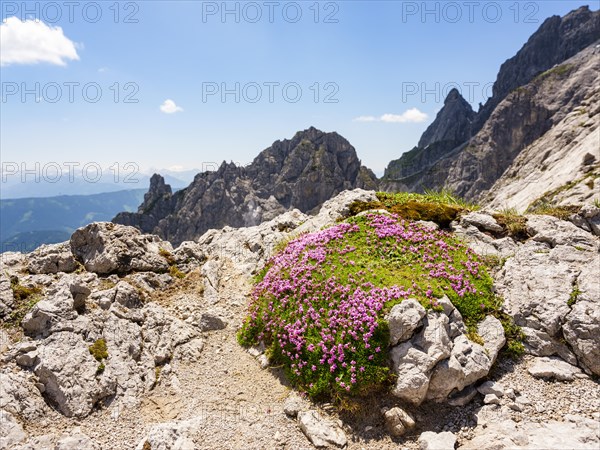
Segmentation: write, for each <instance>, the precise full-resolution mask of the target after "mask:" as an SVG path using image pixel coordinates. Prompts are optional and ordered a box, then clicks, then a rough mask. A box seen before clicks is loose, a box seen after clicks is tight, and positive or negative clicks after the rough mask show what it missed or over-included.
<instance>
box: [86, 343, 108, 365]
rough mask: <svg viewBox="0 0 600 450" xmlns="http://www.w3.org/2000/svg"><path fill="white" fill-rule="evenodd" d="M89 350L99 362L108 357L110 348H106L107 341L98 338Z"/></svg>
mask: <svg viewBox="0 0 600 450" xmlns="http://www.w3.org/2000/svg"><path fill="white" fill-rule="evenodd" d="M89 350H90V354H91V355H92V356H93V357H94V359H95V360H96V361H98V362H102V360H103V359H106V358H108V349H107V348H106V341H105V340H104V339H97V340H96V341H95V342H94V343H93V344H92V345H90V346H89Z"/></svg>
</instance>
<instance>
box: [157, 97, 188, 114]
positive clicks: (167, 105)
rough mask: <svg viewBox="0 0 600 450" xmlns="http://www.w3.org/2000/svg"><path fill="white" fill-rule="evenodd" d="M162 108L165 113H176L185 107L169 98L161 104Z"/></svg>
mask: <svg viewBox="0 0 600 450" xmlns="http://www.w3.org/2000/svg"><path fill="white" fill-rule="evenodd" d="M160 110H161V111H162V112H164V113H165V114H175V113H176V112H181V111H183V108H180V107H179V106H177V105H176V104H175V102H174V101H173V100H171V99H167V100H165V101H164V102H163V104H162V105H160Z"/></svg>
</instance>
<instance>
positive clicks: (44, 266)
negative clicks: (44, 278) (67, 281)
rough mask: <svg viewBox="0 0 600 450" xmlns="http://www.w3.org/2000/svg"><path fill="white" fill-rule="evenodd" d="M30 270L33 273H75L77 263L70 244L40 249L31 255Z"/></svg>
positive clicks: (46, 246) (52, 245)
mask: <svg viewBox="0 0 600 450" xmlns="http://www.w3.org/2000/svg"><path fill="white" fill-rule="evenodd" d="M27 268H28V270H29V272H31V273H38V274H41V273H57V272H73V271H74V270H75V269H76V268H77V262H76V261H75V258H74V257H73V254H72V253H71V247H70V245H69V243H68V242H63V243H61V244H49V245H42V246H41V247H38V248H37V249H36V250H35V251H33V252H32V253H31V255H29V265H28V267H27Z"/></svg>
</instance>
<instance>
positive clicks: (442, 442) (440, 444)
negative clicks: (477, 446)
mask: <svg viewBox="0 0 600 450" xmlns="http://www.w3.org/2000/svg"><path fill="white" fill-rule="evenodd" d="M455 445H456V436H455V435H454V433H450V432H449V431H443V432H441V433H434V432H433V431H425V432H424V433H421V435H420V436H419V448H420V449H421V450H454V446H455Z"/></svg>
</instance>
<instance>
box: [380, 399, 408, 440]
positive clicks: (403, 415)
mask: <svg viewBox="0 0 600 450" xmlns="http://www.w3.org/2000/svg"><path fill="white" fill-rule="evenodd" d="M383 415H384V418H385V428H386V429H387V431H388V432H389V433H390V434H391V435H392V436H396V437H399V436H402V435H404V434H405V433H406V432H407V431H410V430H412V429H413V428H414V427H415V425H416V424H415V420H414V419H413V418H412V417H411V415H410V414H408V413H407V412H406V411H404V410H403V409H402V408H399V407H397V406H396V407H394V408H391V409H389V410H387V411H385V413H384V414H383Z"/></svg>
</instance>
